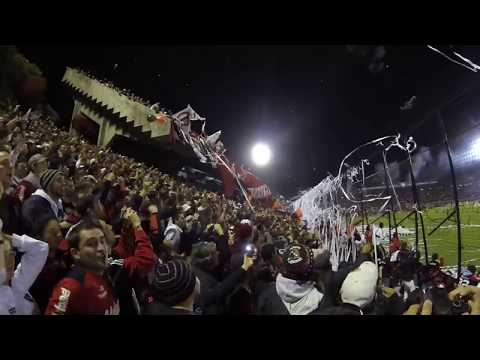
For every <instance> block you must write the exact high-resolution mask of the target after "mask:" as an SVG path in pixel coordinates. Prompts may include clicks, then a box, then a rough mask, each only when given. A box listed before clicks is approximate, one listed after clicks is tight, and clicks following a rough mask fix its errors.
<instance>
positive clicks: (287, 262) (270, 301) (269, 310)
mask: <svg viewBox="0 0 480 360" xmlns="http://www.w3.org/2000/svg"><path fill="white" fill-rule="evenodd" d="M282 262H283V266H282V271H281V273H280V274H278V275H277V278H276V280H275V282H274V283H272V284H270V285H268V286H267V287H266V288H265V289H264V290H263V291H262V292H261V293H260V294H259V296H258V300H257V308H256V313H257V314H259V315H308V314H310V313H312V312H314V311H315V310H317V309H318V307H319V306H320V303H321V302H322V299H323V294H322V293H321V292H320V291H319V290H318V289H317V288H316V287H315V281H314V279H313V269H314V253H313V251H312V249H310V248H309V247H307V246H304V245H300V244H292V245H289V246H288V247H287V249H285V252H284V253H283V256H282Z"/></svg>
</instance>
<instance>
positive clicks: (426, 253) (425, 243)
mask: <svg viewBox="0 0 480 360" xmlns="http://www.w3.org/2000/svg"><path fill="white" fill-rule="evenodd" d="M420 225H421V226H422V237H423V247H424V250H425V265H428V262H429V261H428V246H427V241H426V236H425V225H424V223H423V214H422V213H420Z"/></svg>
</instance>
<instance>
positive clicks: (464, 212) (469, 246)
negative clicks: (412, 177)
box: [369, 203, 480, 266]
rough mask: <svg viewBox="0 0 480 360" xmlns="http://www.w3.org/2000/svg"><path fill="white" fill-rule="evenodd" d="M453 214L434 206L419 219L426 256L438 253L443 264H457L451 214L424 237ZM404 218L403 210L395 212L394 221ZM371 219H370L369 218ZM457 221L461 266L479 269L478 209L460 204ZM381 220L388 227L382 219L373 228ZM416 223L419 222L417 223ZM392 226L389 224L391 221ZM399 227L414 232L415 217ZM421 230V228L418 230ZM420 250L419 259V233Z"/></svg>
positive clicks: (385, 220)
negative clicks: (423, 223) (424, 235)
mask: <svg viewBox="0 0 480 360" xmlns="http://www.w3.org/2000/svg"><path fill="white" fill-rule="evenodd" d="M452 211H453V207H452V206H448V207H437V208H431V209H427V210H424V211H423V218H424V222H425V233H426V237H427V245H428V255H429V256H431V255H432V254H433V253H438V254H439V255H440V256H443V258H444V259H445V265H447V266H448V265H456V264H457V227H456V226H457V225H456V221H455V215H454V216H452V217H451V218H450V219H449V220H448V221H447V222H446V223H444V224H443V225H442V226H441V227H440V228H439V229H438V230H437V231H436V232H435V233H434V234H433V235H431V236H428V233H429V232H430V231H431V230H433V229H434V228H435V227H436V226H437V225H438V224H440V222H441V221H442V220H443V219H445V218H446V217H447V216H448V215H449V214H450V213H451V212H452ZM406 215H408V212H407V211H403V212H398V213H396V214H395V217H396V219H397V222H399V221H400V220H401V219H403V218H404V217H405V216H406ZM369 218H370V220H371V221H372V220H374V219H375V218H374V217H372V216H371V217H369ZM460 220H461V224H462V244H463V250H462V264H463V265H468V264H475V265H477V266H480V206H475V205H473V204H472V203H464V204H461V207H460ZM380 221H382V222H383V223H384V224H385V226H388V218H386V217H383V218H380V219H379V220H378V221H376V222H375V224H376V225H378V223H379V222H380ZM419 221H420V220H419ZM392 226H393V221H392ZM401 226H402V227H405V228H408V229H411V230H414V229H415V215H412V216H411V217H410V218H408V219H407V220H405V221H404V222H403V223H402V224H401ZM420 229H421V228H420ZM419 239H420V240H419V241H420V245H419V248H420V251H421V253H422V258H423V256H424V247H423V240H422V235H421V230H420V232H419ZM407 240H408V241H410V242H411V244H414V243H415V234H413V235H412V236H411V237H408V238H407Z"/></svg>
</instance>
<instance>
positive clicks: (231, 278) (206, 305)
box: [193, 265, 246, 315]
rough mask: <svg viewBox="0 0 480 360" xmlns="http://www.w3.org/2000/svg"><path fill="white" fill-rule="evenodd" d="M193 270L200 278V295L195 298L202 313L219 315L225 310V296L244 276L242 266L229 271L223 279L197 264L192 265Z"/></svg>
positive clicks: (230, 292) (229, 293) (231, 291)
mask: <svg viewBox="0 0 480 360" xmlns="http://www.w3.org/2000/svg"><path fill="white" fill-rule="evenodd" d="M193 272H194V273H195V275H196V276H197V277H198V279H199V280H200V296H199V298H197V299H196V300H195V305H196V307H199V308H200V309H201V311H202V314H203V315H221V314H223V313H224V311H225V302H226V300H227V297H228V296H229V295H231V294H232V293H233V291H234V290H235V289H236V287H237V285H238V284H239V283H240V281H241V280H242V278H243V276H245V274H246V272H245V270H243V269H242V268H240V269H238V270H235V271H233V272H231V273H230V274H229V275H228V276H227V277H226V278H225V280H223V281H221V282H220V281H218V279H216V278H215V276H214V275H213V274H212V273H211V272H209V271H206V270H204V269H201V268H200V267H199V266H198V265H193Z"/></svg>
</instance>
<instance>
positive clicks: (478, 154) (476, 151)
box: [470, 139, 480, 160]
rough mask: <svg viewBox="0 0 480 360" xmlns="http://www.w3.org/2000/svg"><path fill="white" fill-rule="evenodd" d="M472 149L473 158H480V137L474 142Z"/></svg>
mask: <svg viewBox="0 0 480 360" xmlns="http://www.w3.org/2000/svg"><path fill="white" fill-rule="evenodd" d="M470 151H471V152H472V155H473V158H474V159H475V160H478V159H480V139H477V140H475V141H474V142H473V144H472V147H471V149H470Z"/></svg>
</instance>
